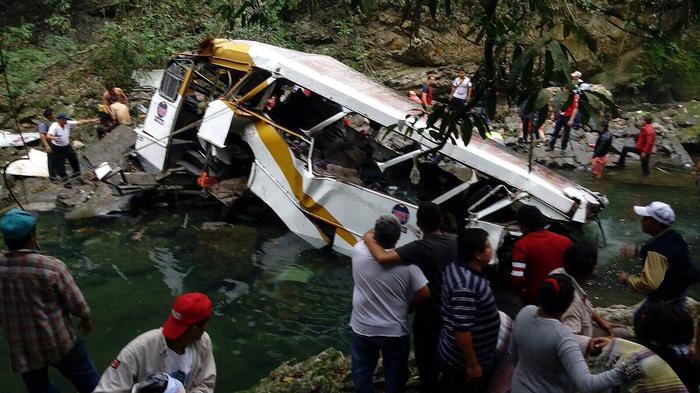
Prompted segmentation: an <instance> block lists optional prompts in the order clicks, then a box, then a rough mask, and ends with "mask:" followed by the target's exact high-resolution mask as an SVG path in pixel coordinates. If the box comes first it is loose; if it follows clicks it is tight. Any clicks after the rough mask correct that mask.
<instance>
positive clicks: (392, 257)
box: [363, 230, 401, 265]
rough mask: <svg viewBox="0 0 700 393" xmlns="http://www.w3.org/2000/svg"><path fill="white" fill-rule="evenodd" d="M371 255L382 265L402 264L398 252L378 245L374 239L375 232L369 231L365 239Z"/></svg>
mask: <svg viewBox="0 0 700 393" xmlns="http://www.w3.org/2000/svg"><path fill="white" fill-rule="evenodd" d="M363 239H364V241H365V243H366V244H367V248H368V249H369V252H370V254H372V256H373V257H374V259H375V260H376V261H377V262H379V263H380V264H382V265H383V264H388V263H396V262H401V257H400V256H399V254H398V253H397V252H396V250H389V251H387V250H385V249H384V248H383V247H382V246H380V245H379V243H377V241H376V240H375V239H374V230H370V231H367V233H365V235H364V237H363Z"/></svg>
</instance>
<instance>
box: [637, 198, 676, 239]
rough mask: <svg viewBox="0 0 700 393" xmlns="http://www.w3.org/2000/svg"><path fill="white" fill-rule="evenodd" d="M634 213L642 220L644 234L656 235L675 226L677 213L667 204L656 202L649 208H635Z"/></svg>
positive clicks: (649, 205) (648, 206)
mask: <svg viewBox="0 0 700 393" xmlns="http://www.w3.org/2000/svg"><path fill="white" fill-rule="evenodd" d="M634 212H635V213H636V214H637V215H638V216H640V217H641V218H642V220H641V225H642V232H644V233H647V234H649V235H652V236H653V235H656V234H657V233H659V232H661V231H663V230H665V229H666V228H668V227H670V226H671V225H673V223H674V222H675V221H676V213H674V212H673V209H671V206H670V205H668V204H667V203H663V202H658V201H654V202H652V203H650V204H648V205H647V206H635V207H634Z"/></svg>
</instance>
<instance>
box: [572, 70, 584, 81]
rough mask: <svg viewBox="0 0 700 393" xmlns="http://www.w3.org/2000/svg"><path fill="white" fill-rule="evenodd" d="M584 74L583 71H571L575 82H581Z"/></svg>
mask: <svg viewBox="0 0 700 393" xmlns="http://www.w3.org/2000/svg"><path fill="white" fill-rule="evenodd" d="M582 76H583V74H581V71H574V72H572V73H571V80H572V81H573V82H574V83H579V82H580V81H581V77H582Z"/></svg>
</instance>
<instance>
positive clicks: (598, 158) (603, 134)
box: [589, 120, 613, 179]
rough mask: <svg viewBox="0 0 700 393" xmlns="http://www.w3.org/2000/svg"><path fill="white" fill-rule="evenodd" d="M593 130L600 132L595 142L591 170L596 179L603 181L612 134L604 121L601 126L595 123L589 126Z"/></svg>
mask: <svg viewBox="0 0 700 393" xmlns="http://www.w3.org/2000/svg"><path fill="white" fill-rule="evenodd" d="M589 125H590V126H591V128H596V131H598V134H599V135H598V139H596V141H595V147H594V148H593V158H592V159H591V169H592V172H593V176H594V177H595V178H596V179H601V178H602V177H603V171H604V170H605V165H606V164H607V163H608V152H609V151H610V147H611V146H612V139H613V136H612V133H611V132H610V130H609V128H608V121H607V120H603V121H602V122H601V125H600V126H596V125H595V124H593V123H590V124H589Z"/></svg>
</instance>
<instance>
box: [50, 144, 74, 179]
mask: <svg viewBox="0 0 700 393" xmlns="http://www.w3.org/2000/svg"><path fill="white" fill-rule="evenodd" d="M51 149H52V150H53V156H54V157H53V160H52V161H53V165H54V171H55V174H56V176H58V177H68V175H66V159H68V163H70V167H71V169H73V176H75V175H78V174H80V162H78V155H77V154H75V150H73V146H71V145H68V146H56V145H52V146H51Z"/></svg>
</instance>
